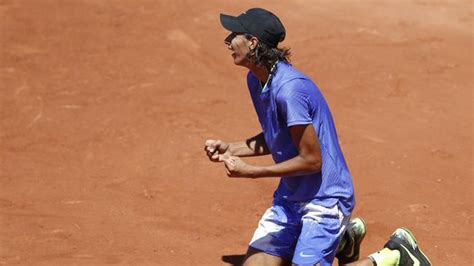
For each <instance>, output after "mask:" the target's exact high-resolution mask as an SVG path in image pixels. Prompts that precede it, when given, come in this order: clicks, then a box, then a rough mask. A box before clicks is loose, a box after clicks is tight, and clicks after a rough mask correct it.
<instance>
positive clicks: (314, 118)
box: [247, 62, 355, 215]
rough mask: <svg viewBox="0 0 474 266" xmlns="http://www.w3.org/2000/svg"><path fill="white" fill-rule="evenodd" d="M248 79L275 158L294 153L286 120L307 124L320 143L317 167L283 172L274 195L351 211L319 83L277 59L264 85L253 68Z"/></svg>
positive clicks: (350, 193)
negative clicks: (316, 169) (298, 173)
mask: <svg viewBox="0 0 474 266" xmlns="http://www.w3.org/2000/svg"><path fill="white" fill-rule="evenodd" d="M247 85H248V87H249V90H250V95H251V97H252V101H253V104H254V106H255V110H256V112H257V115H258V119H259V121H260V124H261V126H262V130H263V133H264V136H265V141H266V143H267V146H268V148H269V150H270V152H271V154H272V157H273V160H274V161H275V162H276V163H280V162H283V161H286V160H289V159H291V158H293V157H295V156H297V155H298V150H297V148H296V146H295V145H294V143H293V141H292V138H291V134H290V127H291V126H294V125H309V124H312V126H313V127H314V129H315V131H316V134H317V136H318V139H319V143H320V146H321V157H322V169H321V171H320V172H319V173H314V174H310V175H301V176H292V177H285V176H283V177H282V178H281V180H280V184H279V186H278V188H277V190H276V191H275V194H274V197H275V199H278V200H285V201H290V202H307V201H312V202H314V203H317V204H319V205H321V206H324V207H333V206H335V205H336V204H337V205H339V207H340V208H341V210H342V212H343V213H344V214H345V215H348V214H350V213H351V212H352V209H353V208H354V205H355V200H354V189H353V185H352V177H351V175H350V173H349V169H348V167H347V164H346V161H345V159H344V155H343V154H342V151H341V148H340V146H339V141H338V139H337V133H336V128H335V126H334V121H333V119H332V115H331V112H330V110H329V107H328V105H327V103H326V100H325V99H324V97H323V95H322V94H321V92H320V90H319V89H318V87H317V86H316V85H315V84H314V83H313V82H312V81H311V79H309V78H308V77H307V76H305V75H304V74H303V73H301V72H299V71H298V70H296V69H295V68H294V67H293V66H292V65H290V64H288V63H285V62H278V64H277V65H276V69H275V71H274V72H273V74H272V75H271V77H270V80H269V82H268V83H267V84H266V85H265V86H264V87H263V88H262V85H261V83H260V81H259V80H258V79H257V77H256V76H255V75H254V74H253V73H252V72H249V73H248V75H247Z"/></svg>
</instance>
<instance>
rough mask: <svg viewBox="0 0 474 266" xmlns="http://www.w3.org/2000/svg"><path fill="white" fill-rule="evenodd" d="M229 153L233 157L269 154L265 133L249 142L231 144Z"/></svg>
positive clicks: (250, 139)
mask: <svg viewBox="0 0 474 266" xmlns="http://www.w3.org/2000/svg"><path fill="white" fill-rule="evenodd" d="M229 153H230V154H231V155H233V156H238V157H248V156H260V155H267V154H269V153H270V152H269V150H268V147H267V144H266V142H265V138H264V136H263V133H260V134H258V135H256V136H255V137H252V138H249V139H247V140H243V141H238V142H232V143H229Z"/></svg>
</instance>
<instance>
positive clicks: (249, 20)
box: [221, 8, 286, 47]
mask: <svg viewBox="0 0 474 266" xmlns="http://www.w3.org/2000/svg"><path fill="white" fill-rule="evenodd" d="M221 24H222V26H224V28H225V29H227V30H229V31H232V32H239V33H248V34H251V35H253V36H255V37H257V39H258V40H260V41H261V42H263V43H265V44H268V45H270V46H272V47H277V45H278V43H279V42H281V41H283V40H284V39H285V35H286V33H285V27H283V24H282V23H281V21H280V19H279V18H278V17H277V16H275V15H274V14H273V13H272V12H270V11H268V10H265V9H263V8H251V9H249V10H247V11H246V12H244V13H242V14H240V15H239V16H237V17H234V16H230V15H224V14H221Z"/></svg>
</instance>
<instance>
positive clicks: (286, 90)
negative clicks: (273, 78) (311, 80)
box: [276, 79, 314, 127]
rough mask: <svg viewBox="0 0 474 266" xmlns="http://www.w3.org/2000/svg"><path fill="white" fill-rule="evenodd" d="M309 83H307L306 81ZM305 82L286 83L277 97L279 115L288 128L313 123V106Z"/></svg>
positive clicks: (293, 81) (301, 80) (300, 80)
mask: <svg viewBox="0 0 474 266" xmlns="http://www.w3.org/2000/svg"><path fill="white" fill-rule="evenodd" d="M306 82H307V81H306ZM306 82H305V80H303V79H295V80H292V81H289V82H287V83H285V84H284V85H283V86H282V88H280V91H279V92H278V95H277V97H276V102H277V107H278V110H279V115H280V116H281V118H282V119H283V120H284V122H285V123H286V125H287V126H288V127H290V126H294V125H307V124H311V123H312V122H313V110H314V108H313V106H312V103H311V99H310V95H309V91H308V88H307V86H306V85H307V84H306Z"/></svg>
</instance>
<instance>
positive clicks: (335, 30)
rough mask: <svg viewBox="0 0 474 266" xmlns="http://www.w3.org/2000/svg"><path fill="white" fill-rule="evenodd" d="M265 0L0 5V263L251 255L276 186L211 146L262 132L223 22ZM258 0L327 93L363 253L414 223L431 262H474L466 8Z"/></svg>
mask: <svg viewBox="0 0 474 266" xmlns="http://www.w3.org/2000/svg"><path fill="white" fill-rule="evenodd" d="M254 5H255V3H254V2H252V1H238V2H228V1H168V0H164V1H145V0H137V1H131V0H130V1H126V0H116V1H104V0H83V1H79V0H71V1H59V0H56V1H49V0H38V1H34V0H30V1H26V0H0V101H1V102H0V118H1V124H0V264H1V265H106V264H117V265H229V264H232V263H237V262H238V261H239V260H240V259H241V258H242V254H244V253H245V251H246V248H247V244H248V241H249V240H250V238H251V236H252V233H253V231H254V229H255V228H256V226H257V222H258V220H259V219H260V217H261V215H262V214H263V212H264V211H265V209H266V208H268V207H269V206H270V204H271V200H272V193H273V191H274V189H275V187H276V185H277V184H278V181H279V180H278V179H277V178H273V179H272V178H267V179H260V180H251V179H238V178H228V177H227V176H226V174H225V171H224V167H223V165H222V164H219V163H211V162H209V161H208V159H207V157H206V156H205V153H204V151H203V144H204V141H205V140H206V139H207V138H216V139H217V138H219V139H223V140H227V141H236V140H241V139H244V138H246V137H250V136H253V135H255V134H257V133H259V132H260V128H259V123H258V120H257V118H256V115H255V112H254V110H253V106H252V104H251V100H250V96H249V94H248V91H247V87H246V80H245V76H246V72H247V70H246V69H244V68H242V67H236V66H234V64H233V60H232V57H231V53H230V52H229V50H228V49H227V47H226V46H225V45H224V43H223V40H224V38H225V37H226V36H227V32H226V31H225V30H224V29H223V28H222V27H221V25H220V22H219V13H221V12H222V13H227V14H234V15H237V14H239V13H240V12H241V11H244V10H246V9H248V8H250V7H253V6H254ZM258 5H259V6H260V7H264V8H267V9H269V10H272V11H274V12H275V13H276V14H277V15H278V16H279V17H280V18H281V20H282V21H283V23H284V24H285V26H286V29H287V36H286V40H285V41H284V42H283V43H282V46H285V47H290V48H291V51H292V53H293V55H292V63H293V64H294V65H295V66H296V67H297V68H298V69H300V70H302V71H303V72H304V73H306V74H307V75H309V76H310V77H311V78H313V79H314V81H315V82H316V83H317V84H318V86H319V87H320V88H321V90H322V92H323V93H324V95H325V97H326V99H327V101H328V103H329V105H330V107H331V110H332V112H333V116H334V119H335V122H336V127H337V130H338V134H339V138H340V142H341V145H342V149H343V151H344V154H345V157H346V160H347V162H348V165H349V167H350V170H351V173H352V175H353V179H354V185H355V190H356V200H357V206H356V209H355V211H354V213H353V216H354V217H355V216H361V217H363V218H364V219H365V220H366V221H367V226H368V233H367V237H366V239H365V240H364V243H363V246H362V254H361V255H362V257H364V256H366V255H368V254H370V253H372V252H374V251H376V250H378V249H380V248H381V247H382V246H383V245H384V244H385V242H386V241H387V239H388V237H389V235H390V234H391V233H392V232H393V231H394V230H395V229H396V228H397V227H401V226H404V227H408V228H409V229H411V230H412V231H413V232H414V234H415V236H416V237H417V240H418V242H419V244H420V245H421V247H422V249H423V250H424V251H425V253H426V254H427V255H428V256H429V257H430V259H431V260H432V262H433V264H434V265H472V264H473V263H474V262H473V256H472V241H473V237H472V236H473V219H474V218H473V217H474V214H473V201H472V191H473V185H472V182H473V172H472V161H473V160H472V159H473V158H472V147H473V146H472V145H473V143H472V140H473V139H472V137H473V131H472V121H473V115H472V103H473V98H472V88H473V53H472V52H473V48H472V47H473V41H472V40H473V35H472V28H471V26H472V25H473V15H474V12H473V6H472V3H471V2H470V1H464V0H459V1H425V0H407V1H396V0H391V1H381V2H377V1H368V0H364V1H357V3H356V2H351V1H318V2H315V1H304V0H297V1H291V2H290V1H260V2H258ZM245 160H246V161H247V162H250V163H254V164H270V163H271V159H270V158H268V157H262V158H251V159H245Z"/></svg>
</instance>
